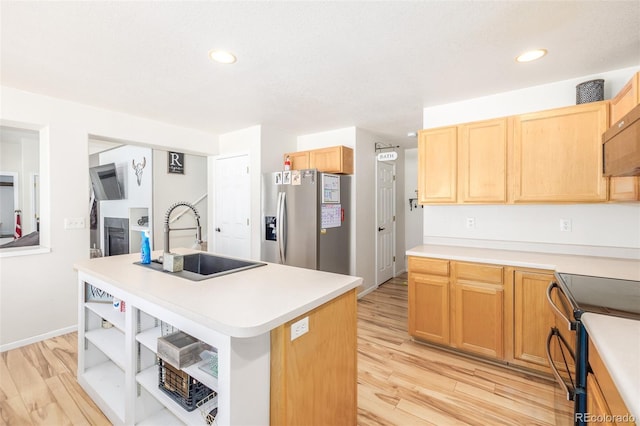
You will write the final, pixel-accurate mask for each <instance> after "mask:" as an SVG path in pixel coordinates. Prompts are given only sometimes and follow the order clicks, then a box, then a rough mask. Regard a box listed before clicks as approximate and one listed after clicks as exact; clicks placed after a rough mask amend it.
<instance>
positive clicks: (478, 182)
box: [458, 118, 507, 203]
mask: <svg viewBox="0 0 640 426" xmlns="http://www.w3.org/2000/svg"><path fill="white" fill-rule="evenodd" d="M459 134H460V138H459V141H458V191H459V192H458V200H459V201H460V202H464V203H506V202H507V119H506V118H500V119H497V120H488V121H482V122H478V123H470V124H464V125H462V126H460V128H459Z"/></svg>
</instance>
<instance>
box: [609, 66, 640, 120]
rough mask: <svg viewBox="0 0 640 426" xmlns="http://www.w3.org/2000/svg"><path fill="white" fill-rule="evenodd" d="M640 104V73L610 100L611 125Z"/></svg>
mask: <svg viewBox="0 0 640 426" xmlns="http://www.w3.org/2000/svg"><path fill="white" fill-rule="evenodd" d="M638 103H640V72H638V73H636V74H635V75H634V76H633V77H631V80H629V81H628V82H627V84H625V85H624V87H623V88H622V89H620V91H619V92H618V94H616V96H614V97H613V98H611V124H612V125H613V124H615V123H617V122H618V120H620V119H621V118H622V117H624V116H625V115H626V114H627V113H628V112H629V111H631V110H632V109H633V107H635V106H636V105H638Z"/></svg>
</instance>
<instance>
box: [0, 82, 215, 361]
mask: <svg viewBox="0 0 640 426" xmlns="http://www.w3.org/2000/svg"><path fill="white" fill-rule="evenodd" d="M0 120H1V123H0V124H3V125H11V126H13V127H16V126H17V127H27V128H36V129H38V128H39V129H40V137H41V144H40V167H39V168H40V173H41V187H42V190H43V192H42V196H41V205H42V209H41V211H42V216H41V230H42V233H41V245H43V246H45V247H49V248H50V249H51V251H50V252H48V253H44V254H37V255H24V256H15V257H0V266H1V268H0V270H1V271H0V278H1V279H0V350H7V349H10V348H12V347H17V346H21V345H24V344H27V343H30V342H33V341H37V340H41V339H43V338H46V337H50V336H54V335H57V334H61V333H66V332H69V331H72V330H75V328H76V324H77V312H78V310H77V303H78V295H77V277H76V273H75V271H74V270H73V263H74V262H75V261H77V260H79V259H87V258H88V257H89V250H88V245H89V228H88V226H87V227H86V228H85V229H73V230H65V229H64V219H65V218H76V217H84V218H85V223H87V224H88V223H89V222H88V219H89V218H88V216H89V208H88V207H89V206H88V190H87V188H88V187H89V174H88V167H89V166H88V164H89V156H88V145H87V144H88V139H89V136H90V135H95V136H99V137H100V138H102V139H109V138H112V139H116V140H125V141H132V142H136V143H139V144H141V145H150V146H151V145H156V146H162V147H167V148H173V149H176V150H179V151H193V152H202V153H206V154H216V153H217V151H216V146H215V140H216V136H215V135H210V134H207V133H203V132H199V131H195V130H192V129H187V128H182V127H177V126H173V125H168V124H164V123H160V122H156V121H152V120H148V119H143V118H139V117H134V116H130V115H127V114H122V113H117V112H113V111H108V110H104V109H99V108H95V107H90V106H86V105H82V104H78V103H74V102H69V101H63V100H60V99H55V98H51V97H47V96H42V95H37V94H33V93H29V92H24V91H21V90H17V89H13V88H9V87H4V86H3V87H1V88H0ZM178 143H179V144H180V145H179V146H178V145H177V144H178ZM178 148H179V149H178ZM51 200H55V202H52V201H51ZM27 312H28V314H26V313H27Z"/></svg>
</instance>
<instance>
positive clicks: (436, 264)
mask: <svg viewBox="0 0 640 426" xmlns="http://www.w3.org/2000/svg"><path fill="white" fill-rule="evenodd" d="M409 272H421V273H424V274H429V275H440V276H443V277H448V276H449V261H448V260H442V259H430V258H427V257H413V256H409Z"/></svg>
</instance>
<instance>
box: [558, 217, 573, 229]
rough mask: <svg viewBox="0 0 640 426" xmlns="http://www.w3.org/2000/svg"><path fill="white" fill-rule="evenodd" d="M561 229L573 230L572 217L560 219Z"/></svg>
mask: <svg viewBox="0 0 640 426" xmlns="http://www.w3.org/2000/svg"><path fill="white" fill-rule="evenodd" d="M560 231H562V232H571V219H560Z"/></svg>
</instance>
